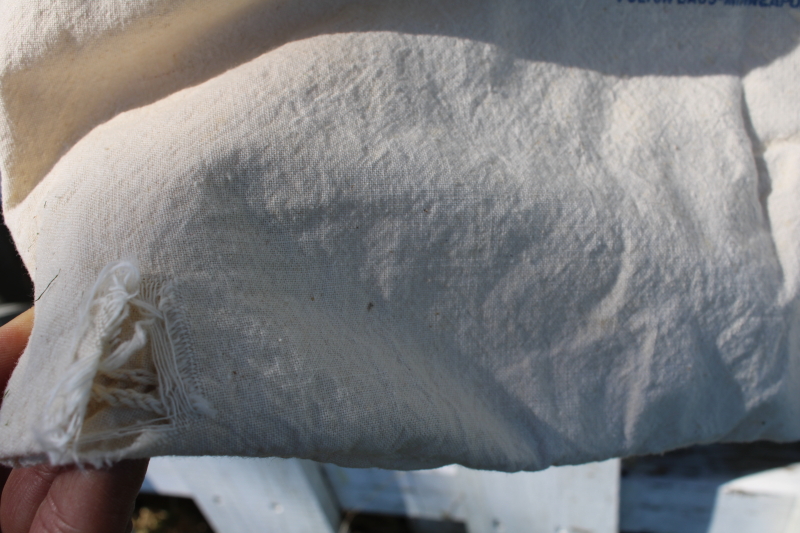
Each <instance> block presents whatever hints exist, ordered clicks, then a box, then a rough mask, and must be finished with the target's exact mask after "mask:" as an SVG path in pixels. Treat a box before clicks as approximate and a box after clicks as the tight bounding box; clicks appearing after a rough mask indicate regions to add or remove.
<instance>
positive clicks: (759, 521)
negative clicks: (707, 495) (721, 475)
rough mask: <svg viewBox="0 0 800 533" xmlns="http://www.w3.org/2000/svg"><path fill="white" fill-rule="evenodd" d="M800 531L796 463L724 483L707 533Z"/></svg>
mask: <svg viewBox="0 0 800 533" xmlns="http://www.w3.org/2000/svg"><path fill="white" fill-rule="evenodd" d="M797 531H800V464H794V465H790V466H786V467H783V468H776V469H773V470H767V471H766V472H760V473H758V474H753V475H750V476H745V477H741V478H738V479H734V480H733V481H730V482H728V483H725V484H724V485H722V486H721V487H720V488H719V491H718V492H717V502H716V505H715V507H714V516H713V518H712V521H711V528H710V530H709V533H732V532H735V533H794V532H797Z"/></svg>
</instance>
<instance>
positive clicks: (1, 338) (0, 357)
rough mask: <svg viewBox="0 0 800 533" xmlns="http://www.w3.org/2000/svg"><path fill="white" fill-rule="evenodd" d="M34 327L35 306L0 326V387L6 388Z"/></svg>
mask: <svg viewBox="0 0 800 533" xmlns="http://www.w3.org/2000/svg"><path fill="white" fill-rule="evenodd" d="M32 329H33V307H31V308H30V309H28V310H27V311H25V312H24V313H22V314H21V315H19V316H18V317H16V318H15V319H14V320H12V321H11V322H9V323H8V324H6V325H4V326H3V327H0V388H1V389H5V387H6V383H7V382H8V378H9V377H10V376H11V372H12V371H13V370H14V366H16V364H17V360H18V359H19V356H20V355H22V352H23V351H24V350H25V346H27V345H28V338H29V337H30V336H31V330H32Z"/></svg>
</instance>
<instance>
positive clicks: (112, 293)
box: [36, 261, 213, 464]
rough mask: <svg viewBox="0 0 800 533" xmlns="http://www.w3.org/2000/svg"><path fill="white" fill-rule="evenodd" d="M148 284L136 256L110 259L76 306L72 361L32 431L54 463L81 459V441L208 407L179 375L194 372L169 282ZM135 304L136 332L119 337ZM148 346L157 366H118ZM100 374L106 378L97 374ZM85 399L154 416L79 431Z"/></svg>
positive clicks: (155, 426) (160, 422) (116, 434)
mask: <svg viewBox="0 0 800 533" xmlns="http://www.w3.org/2000/svg"><path fill="white" fill-rule="evenodd" d="M149 287H150V286H149V285H148V286H143V284H142V279H141V274H140V272H139V269H138V268H137V266H136V264H135V263H134V262H133V261H115V262H113V263H111V264H109V265H107V266H106V267H105V268H104V269H103V270H102V271H101V272H100V274H99V276H98V279H97V282H96V283H95V284H94V286H93V287H92V289H91V291H90V292H89V294H88V295H87V297H86V299H85V301H84V303H83V305H82V306H81V310H80V317H81V318H80V322H79V325H78V327H77V328H76V338H75V341H74V343H73V351H72V353H74V354H75V361H74V362H73V363H72V364H71V365H70V366H69V368H68V369H67V371H66V373H65V375H64V378H63V379H62V380H61V381H60V382H59V383H58V385H57V386H56V387H55V389H54V391H53V394H52V396H51V398H50V400H49V401H48V403H47V407H46V409H45V413H46V414H45V417H44V419H43V420H42V423H41V424H40V426H39V428H38V429H37V431H36V437H37V440H38V441H39V443H40V444H41V445H42V447H43V448H44V449H45V450H46V451H47V453H48V456H49V458H50V461H51V462H52V463H53V464H62V463H65V462H78V460H79V457H78V452H79V449H78V447H79V444H83V443H86V442H89V441H97V440H102V439H103V438H113V437H119V436H123V435H125V434H130V432H131V431H141V430H142V429H143V428H144V427H148V428H149V429H152V430H154V431H157V430H159V429H163V428H164V424H165V423H167V424H174V423H175V422H176V420H177V419H178V418H180V417H181V415H183V414H186V413H188V412H195V413H203V414H212V413H213V410H212V409H211V408H210V406H208V404H207V403H206V402H205V400H204V399H203V398H202V397H201V396H200V395H199V393H198V392H197V391H196V390H195V389H194V387H191V386H190V385H189V384H187V383H185V381H184V379H185V378H186V377H191V376H189V372H188V371H189V370H190V368H189V367H190V366H191V362H190V361H189V360H188V359H189V358H190V357H191V352H190V350H189V346H188V344H187V340H186V338H185V330H184V328H185V326H184V325H183V324H182V321H180V320H176V318H175V316H173V315H175V314H176V313H177V311H176V310H175V305H174V301H173V300H174V298H173V297H172V296H171V295H170V289H171V286H169V285H167V286H165V287H162V290H161V291H160V292H158V291H155V289H153V290H152V291H149V292H148V290H145V289H149ZM165 289H166V290H165ZM143 292H145V293H147V294H142V293H143ZM151 293H152V294H151ZM156 293H157V294H156ZM134 310H135V312H136V313H137V321H136V322H135V323H134V324H133V325H132V326H133V333H132V335H131V336H130V337H129V338H128V339H127V340H124V341H123V340H122V339H121V338H120V335H121V333H122V326H123V324H124V322H125V321H126V319H129V318H130V316H131V312H132V311H134ZM168 315H169V316H168ZM148 346H149V347H150V354H151V356H152V363H153V364H154V366H155V370H156V371H155V372H153V371H151V370H147V369H139V368H123V367H124V366H125V365H126V364H129V363H130V361H131V358H132V357H133V356H134V355H136V354H138V353H140V352H141V351H142V350H143V349H145V348H147V347H148ZM99 377H102V378H103V379H102V380H99V381H98V378H99ZM90 401H94V402H98V403H100V404H105V405H108V406H111V407H127V408H131V409H138V410H142V411H146V412H149V413H151V415H152V418H151V419H149V420H146V421H145V422H143V423H140V424H134V425H133V426H130V427H121V428H119V427H117V428H109V429H108V430H104V431H101V432H100V433H96V434H93V435H91V436H89V435H82V434H81V432H82V426H83V421H84V419H85V416H86V411H87V407H88V406H89V403H90ZM148 424H149V425H148Z"/></svg>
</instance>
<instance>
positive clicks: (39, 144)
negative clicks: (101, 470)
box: [0, 0, 800, 471]
mask: <svg viewBox="0 0 800 533" xmlns="http://www.w3.org/2000/svg"><path fill="white" fill-rule="evenodd" d="M751 3H752V2H751ZM751 3H748V2H732V1H724V2H723V1H722V0H719V1H713V0H709V1H707V2H701V3H686V2H678V1H677V0H676V1H674V2H669V1H665V0H662V1H661V2H644V3H643V2H641V1H640V2H631V1H628V0H625V1H621V0H597V1H590V2H560V1H554V0H553V1H548V0H491V1H490V0H485V1H484V0H466V1H465V0H458V1H456V0H436V1H434V0H429V1H422V0H420V1H409V2H389V1H369V0H365V1H360V2H350V1H344V0H327V1H322V0H318V1H310V0H309V1H301V0H285V1H279V0H263V1H255V0H231V1H225V2H220V1H216V0H148V1H146V2H122V1H116V0H58V1H56V2H44V1H36V2H31V1H30V0H3V2H2V3H1V4H0V165H2V166H0V171H1V172H2V180H3V181H2V187H3V195H2V197H3V210H4V216H5V219H6V221H7V223H8V225H9V227H10V229H11V231H12V234H13V237H14V239H15V242H16V245H17V247H18V249H19V252H20V254H21V255H22V257H23V259H24V261H25V264H26V266H27V268H28V269H29V271H30V273H31V276H32V278H33V280H34V283H35V287H36V293H35V297H36V300H37V301H36V319H35V325H34V330H33V335H32V338H31V341H30V343H29V345H28V348H27V349H26V351H25V353H24V355H23V357H22V359H21V361H20V363H19V365H18V366H17V368H16V370H15V371H14V374H13V376H12V379H11V382H10V384H9V387H8V390H7V391H6V395H5V397H4V399H3V404H2V410H0V428H1V429H0V458H1V459H2V460H3V461H4V462H6V463H10V464H28V463H35V462H40V461H45V460H49V461H51V462H54V463H69V462H74V461H89V462H93V463H103V462H109V461H114V460H117V459H120V458H132V457H145V456H153V455H162V454H175V455H199V454H219V455H250V456H280V457H303V458H310V459H315V460H319V461H328V462H334V463H338V464H341V465H347V466H364V467H366V466H375V467H388V468H424V467H434V466H438V465H442V464H447V463H454V462H457V463H461V464H464V465H467V466H472V467H479V468H491V469H498V470H507V471H513V470H520V469H524V470H536V469H541V468H545V467H547V466H550V465H553V464H568V463H581V462H587V461H594V460H600V459H605V458H609V457H619V456H626V455H633V454H644V453H653V452H661V451H665V450H669V449H674V448H677V447H681V446H687V445H691V444H694V443H707V442H713V441H749V440H756V439H772V440H778V441H781V440H783V441H786V440H797V439H800V296H798V295H799V294H800V98H799V97H798V95H799V94H800V93H798V88H800V46H798V42H800V2H797V1H784V2H772V4H775V5H774V6H771V7H763V6H761V5H750V4H751ZM760 4H764V2H760ZM795 4H798V5H795Z"/></svg>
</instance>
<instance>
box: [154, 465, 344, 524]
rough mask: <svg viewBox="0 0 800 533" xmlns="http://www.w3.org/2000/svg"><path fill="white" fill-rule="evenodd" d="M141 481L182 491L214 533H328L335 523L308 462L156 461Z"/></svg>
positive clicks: (330, 502) (329, 500)
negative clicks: (272, 532) (144, 479)
mask: <svg viewBox="0 0 800 533" xmlns="http://www.w3.org/2000/svg"><path fill="white" fill-rule="evenodd" d="M147 477H148V481H149V482H150V484H151V485H153V486H154V487H155V488H156V489H157V490H158V491H159V492H162V491H161V488H162V487H163V488H165V489H167V490H178V491H179V492H180V493H181V494H179V495H181V496H186V492H185V490H184V489H188V490H189V492H191V496H192V498H194V501H195V503H196V504H197V506H198V507H199V508H200V510H201V511H202V512H203V514H204V515H205V517H206V519H207V520H208V521H209V523H210V524H211V526H212V527H213V528H214V531H215V532H216V533H256V532H259V533H260V532H263V531H286V532H287V533H288V532H291V533H312V532H313V533H324V532H328V533H333V532H335V531H336V530H337V527H338V524H339V509H338V506H337V505H336V503H335V500H334V498H333V497H332V495H331V494H330V492H329V491H328V489H327V488H326V485H325V482H324V481H323V479H322V475H321V471H320V468H319V465H317V464H316V463H313V462H311V461H303V460H299V459H252V458H244V457H162V458H159V459H158V461H154V462H152V463H151V468H150V469H149V470H148V475H147ZM170 478H180V479H182V481H183V485H181V483H179V482H177V481H175V480H174V479H170ZM162 493H164V492H162Z"/></svg>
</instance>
